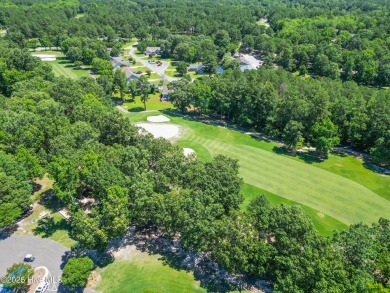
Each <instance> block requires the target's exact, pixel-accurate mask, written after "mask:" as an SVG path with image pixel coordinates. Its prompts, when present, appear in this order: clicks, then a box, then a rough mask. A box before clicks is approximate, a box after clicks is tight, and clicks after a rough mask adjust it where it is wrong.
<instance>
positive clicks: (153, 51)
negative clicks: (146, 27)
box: [145, 47, 161, 56]
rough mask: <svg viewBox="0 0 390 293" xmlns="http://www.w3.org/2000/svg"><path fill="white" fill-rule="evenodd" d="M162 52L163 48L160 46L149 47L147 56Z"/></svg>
mask: <svg viewBox="0 0 390 293" xmlns="http://www.w3.org/2000/svg"><path fill="white" fill-rule="evenodd" d="M158 54H161V48H160V47H147V48H146V53H145V55H147V56H155V55H158Z"/></svg>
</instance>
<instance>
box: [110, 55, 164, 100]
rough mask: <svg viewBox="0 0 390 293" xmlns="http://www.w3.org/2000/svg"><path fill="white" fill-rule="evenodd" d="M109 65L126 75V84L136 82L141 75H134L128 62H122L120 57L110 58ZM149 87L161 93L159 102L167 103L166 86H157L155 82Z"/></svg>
mask: <svg viewBox="0 0 390 293" xmlns="http://www.w3.org/2000/svg"><path fill="white" fill-rule="evenodd" d="M110 59H111V65H112V69H113V70H122V71H123V72H124V73H125V75H126V82H127V83H129V82H130V81H132V80H138V79H139V78H140V77H141V74H137V73H136V69H134V68H131V67H130V61H128V60H123V58H122V57H111V58H110ZM151 85H152V86H153V87H154V88H155V90H159V91H161V95H160V99H161V101H169V91H168V87H167V86H166V85H163V86H161V87H160V86H159V85H158V83H157V82H152V83H151Z"/></svg>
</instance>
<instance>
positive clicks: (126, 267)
mask: <svg viewBox="0 0 390 293" xmlns="http://www.w3.org/2000/svg"><path fill="white" fill-rule="evenodd" d="M159 258H160V256H159V255H149V254H148V253H146V252H140V251H138V250H136V251H134V253H133V256H132V257H131V259H129V260H126V261H124V260H116V261H115V262H113V263H112V264H110V265H108V266H107V267H106V268H104V269H103V270H102V271H101V276H102V282H101V284H100V285H99V286H98V288H97V290H100V291H103V292H105V293H110V292H113V293H114V292H132V293H144V292H145V291H146V290H151V291H152V290H153V291H152V292H164V293H166V292H180V293H185V292H187V293H200V292H206V290H205V289H202V288H200V284H199V282H197V281H195V280H194V276H193V275H192V274H191V273H187V272H186V271H183V270H181V271H179V270H176V269H174V268H171V267H169V266H167V265H164V263H163V262H162V261H160V260H159Z"/></svg>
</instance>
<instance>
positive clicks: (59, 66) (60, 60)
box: [32, 51, 89, 79]
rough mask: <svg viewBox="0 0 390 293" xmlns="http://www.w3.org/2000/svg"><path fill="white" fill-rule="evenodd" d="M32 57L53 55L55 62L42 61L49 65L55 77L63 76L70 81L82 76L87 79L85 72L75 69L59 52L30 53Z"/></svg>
mask: <svg viewBox="0 0 390 293" xmlns="http://www.w3.org/2000/svg"><path fill="white" fill-rule="evenodd" d="M32 53H33V54H34V55H54V56H56V57H57V60H55V61H44V62H47V63H49V64H50V65H51V66H52V68H53V73H54V74H55V75H56V76H65V77H67V78H71V79H78V78H81V77H83V76H86V77H88V76H89V74H88V72H87V70H85V69H80V68H78V67H75V66H74V64H73V63H72V62H70V60H69V59H68V58H67V57H66V56H65V55H64V54H62V53H61V52H57V51H41V52H32Z"/></svg>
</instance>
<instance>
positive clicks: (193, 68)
mask: <svg viewBox="0 0 390 293" xmlns="http://www.w3.org/2000/svg"><path fill="white" fill-rule="evenodd" d="M202 66H203V64H202V63H199V64H190V66H188V69H192V70H198V69H199V68H201V67H202Z"/></svg>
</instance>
